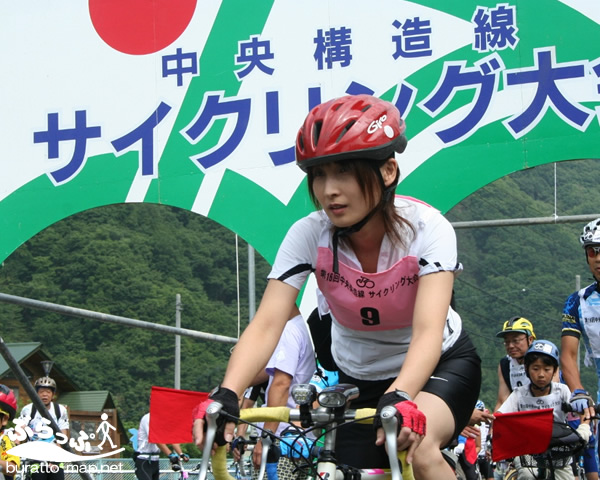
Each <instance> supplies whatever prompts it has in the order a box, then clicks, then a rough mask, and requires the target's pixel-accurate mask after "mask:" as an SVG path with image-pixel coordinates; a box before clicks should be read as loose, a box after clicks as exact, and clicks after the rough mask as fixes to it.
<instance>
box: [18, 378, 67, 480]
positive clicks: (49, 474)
mask: <svg viewBox="0 0 600 480" xmlns="http://www.w3.org/2000/svg"><path fill="white" fill-rule="evenodd" d="M33 386H34V388H35V391H36V392H37V394H38V397H40V400H41V401H42V403H43V404H44V406H45V407H46V409H47V410H48V413H49V414H50V416H51V417H52V418H53V419H54V421H55V422H56V424H57V425H58V428H59V429H60V432H54V435H53V436H52V437H51V438H49V439H47V441H50V442H56V436H57V435H59V434H60V435H63V436H64V438H65V439H68V438H69V414H68V412H67V407H65V406H64V405H60V404H58V403H56V402H54V401H53V400H54V396H55V394H56V382H55V381H54V379H53V378H51V377H48V376H45V377H41V378H38V379H37V380H36V381H35V383H34V384H33ZM19 418H20V419H21V420H23V422H24V423H25V424H27V425H28V426H29V427H30V428H31V430H32V431H33V433H34V435H33V438H32V439H31V440H37V433H40V432H42V431H43V430H42V428H43V427H45V425H44V420H45V418H44V417H43V416H42V414H41V413H40V412H38V411H37V408H36V407H35V405H34V404H33V403H29V404H27V405H25V406H24V407H23V408H22V409H21V414H20V416H19ZM29 468H30V470H29V471H30V472H31V478H32V480H64V478H65V472H64V469H63V465H62V464H58V463H51V462H49V463H47V464H46V463H37V464H31V465H30V466H29Z"/></svg>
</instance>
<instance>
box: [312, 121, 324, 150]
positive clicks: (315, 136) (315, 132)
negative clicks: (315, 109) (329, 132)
mask: <svg viewBox="0 0 600 480" xmlns="http://www.w3.org/2000/svg"><path fill="white" fill-rule="evenodd" d="M322 127H323V122H315V123H314V125H313V131H312V136H313V145H314V146H317V145H318V144H319V137H320V136H321V128H322Z"/></svg>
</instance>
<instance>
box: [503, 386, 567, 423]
mask: <svg viewBox="0 0 600 480" xmlns="http://www.w3.org/2000/svg"><path fill="white" fill-rule="evenodd" d="M570 397H571V391H570V390H569V387H567V386H566V385H565V384H563V383H557V382H552V386H551V388H550V393H549V394H548V395H544V396H542V397H534V396H533V394H532V393H531V390H530V388H529V385H524V386H521V387H517V388H515V389H514V390H513V392H512V393H511V394H510V395H509V396H508V398H507V399H506V401H505V402H504V403H503V404H502V405H501V406H500V408H499V409H498V411H499V412H500V413H510V412H524V411H527V410H542V409H544V408H552V409H553V410H554V420H556V421H557V422H566V421H567V414H566V413H565V412H563V411H562V404H563V402H568V401H569V398H570Z"/></svg>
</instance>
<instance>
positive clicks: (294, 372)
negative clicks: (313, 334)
mask: <svg viewBox="0 0 600 480" xmlns="http://www.w3.org/2000/svg"><path fill="white" fill-rule="evenodd" d="M315 369H316V364H315V352H314V349H313V346H312V343H311V341H310V335H309V332H308V327H307V326H306V322H305V320H304V318H303V317H302V316H301V315H300V312H299V311H296V312H295V316H294V317H293V318H291V319H290V320H289V321H288V322H287V324H286V326H285V328H284V330H283V334H282V336H281V338H280V340H279V342H278V344H277V347H276V348H275V351H274V352H273V355H272V356H271V358H270V359H269V361H268V362H267V366H266V368H265V371H266V372H267V374H268V375H269V383H268V386H267V390H266V393H265V396H266V405H267V406H268V407H280V406H288V407H290V408H295V407H296V403H295V402H294V399H293V398H292V396H291V389H292V387H293V386H294V385H296V384H299V383H309V381H310V379H311V378H312V376H313V373H314V372H315ZM285 427H286V425H284V424H282V425H280V424H278V423H265V424H264V428H265V429H268V430H271V431H272V432H274V433H275V434H276V435H279V434H281V432H282V431H283V430H284V429H285ZM261 454H262V442H261V440H259V441H258V442H257V444H256V446H255V447H254V452H253V461H254V464H255V465H256V466H259V465H260V458H261ZM273 459H274V458H273ZM270 463H274V462H270ZM295 469H296V465H295V463H294V462H293V461H292V460H291V459H290V458H288V457H285V456H282V457H280V458H279V460H278V461H277V474H276V475H277V477H278V478H279V479H280V480H297V479H299V478H304V477H305V476H306V475H305V473H303V472H300V471H294V470H295ZM269 470H271V469H269ZM269 470H267V473H269ZM255 471H256V469H255ZM273 473H274V472H272V470H271V473H270V474H269V480H273V478H272V477H273Z"/></svg>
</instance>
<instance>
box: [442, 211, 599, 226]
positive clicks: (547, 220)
mask: <svg viewBox="0 0 600 480" xmlns="http://www.w3.org/2000/svg"><path fill="white" fill-rule="evenodd" d="M598 217H600V214H595V215H567V216H564V217H558V216H552V217H538V218H506V219H501V220H474V221H469V222H452V226H453V227H454V228H475V227H513V226H518V225H541V224H552V223H573V222H582V223H583V222H589V221H591V220H594V219H596V218H598Z"/></svg>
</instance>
